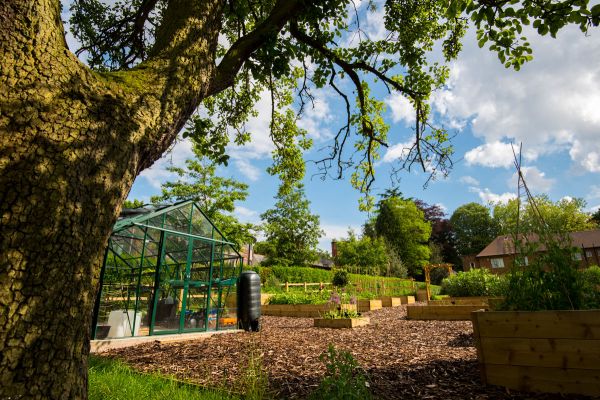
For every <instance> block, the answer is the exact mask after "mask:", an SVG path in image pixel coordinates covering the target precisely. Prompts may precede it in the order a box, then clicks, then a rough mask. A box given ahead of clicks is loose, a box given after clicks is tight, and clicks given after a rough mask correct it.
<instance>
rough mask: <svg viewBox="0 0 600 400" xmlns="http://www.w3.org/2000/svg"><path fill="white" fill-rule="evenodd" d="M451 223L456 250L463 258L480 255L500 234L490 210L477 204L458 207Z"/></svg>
mask: <svg viewBox="0 0 600 400" xmlns="http://www.w3.org/2000/svg"><path fill="white" fill-rule="evenodd" d="M450 223H451V224H452V229H453V230H454V233H455V235H456V249H457V250H458V254H460V255H462V256H464V255H469V254H477V253H479V252H480V251H481V250H483V249H484V248H485V246H487V245H488V244H489V243H490V242H491V241H492V240H494V239H495V238H496V236H498V232H499V229H498V227H497V225H496V223H495V222H494V220H493V219H492V216H491V215H490V210H489V209H488V208H487V207H485V206H482V205H481V204H477V203H468V204H464V205H462V206H460V207H458V208H457V209H456V210H454V213H452V216H451V217H450Z"/></svg>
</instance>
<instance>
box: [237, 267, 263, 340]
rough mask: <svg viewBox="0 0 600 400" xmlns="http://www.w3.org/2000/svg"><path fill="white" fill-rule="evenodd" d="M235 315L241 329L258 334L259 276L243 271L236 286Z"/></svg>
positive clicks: (252, 272)
mask: <svg viewBox="0 0 600 400" xmlns="http://www.w3.org/2000/svg"><path fill="white" fill-rule="evenodd" d="M237 313H238V323H239V326H240V328H241V329H244V330H246V331H249V330H253V331H254V332H258V330H259V329H260V325H259V319H260V276H259V275H258V274H257V273H256V272H254V271H243V272H242V273H241V274H240V277H239V279H238V284H237Z"/></svg>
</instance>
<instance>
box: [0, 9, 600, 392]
mask: <svg viewBox="0 0 600 400" xmlns="http://www.w3.org/2000/svg"><path fill="white" fill-rule="evenodd" d="M71 4H72V7H71V11H72V18H71V26H72V29H73V34H74V36H75V37H76V38H77V39H78V40H79V41H80V43H81V44H82V47H81V48H80V49H78V50H77V53H78V54H81V55H82V56H87V60H88V65H85V64H83V63H82V62H80V61H79V60H78V59H77V57H76V56H75V55H74V54H73V53H72V52H70V51H69V49H68V48H67V44H66V41H65V35H64V29H63V23H62V16H61V2H60V1H58V0H11V1H2V2H0V56H1V59H2V67H1V68H0V111H1V113H0V215H1V216H2V225H1V230H2V231H1V232H0V346H1V347H2V357H1V358H0V397H14V398H17V397H21V396H24V397H29V398H47V397H51V398H63V399H75V398H85V397H86V382H87V380H86V371H87V361H86V360H87V354H88V349H89V337H90V322H91V314H92V313H91V310H92V303H93V301H94V297H95V294H96V292H97V284H98V276H99V271H100V265H101V263H102V255H103V251H104V248H105V246H106V244H107V241H108V237H109V235H110V232H111V228H112V226H113V224H114V223H115V221H116V220H117V217H118V215H119V214H120V210H121V206H122V203H123V201H124V200H125V198H126V197H127V194H128V193H129V191H130V189H131V186H132V184H133V180H134V178H135V177H136V176H137V175H138V174H139V173H140V172H141V171H143V170H144V169H145V168H148V167H149V166H151V165H152V163H153V162H154V161H156V160H157V159H158V158H159V157H160V156H161V155H162V154H163V153H164V152H165V151H166V150H167V149H168V148H169V147H170V146H171V145H172V143H173V141H174V140H175V139H176V137H177V134H178V132H179V131H180V130H181V128H182V127H183V125H184V124H185V122H186V121H187V120H188V119H189V118H190V116H191V115H192V113H193V112H194V111H195V110H196V109H197V107H198V106H199V105H200V104H202V105H203V107H204V108H205V111H206V112H207V114H208V117H207V118H205V119H204V124H203V125H204V126H205V127H206V129H205V130H202V131H200V132H199V133H198V135H197V136H196V137H194V138H193V139H194V140H198V141H206V142H208V143H211V144H214V146H213V147H214V150H215V151H217V152H223V151H224V150H223V149H225V146H224V145H223V144H224V142H226V141H228V140H229V138H230V137H232V138H233V139H234V140H235V141H236V142H238V143H245V142H247V141H248V140H250V135H249V132H246V131H244V129H243V126H244V123H245V121H246V120H247V119H248V116H249V115H251V114H252V112H253V103H254V102H255V101H256V100H257V99H258V98H259V97H260V96H261V95H262V93H263V91H266V92H268V93H269V94H270V96H269V97H270V98H271V99H272V101H273V104H272V108H271V109H272V120H271V124H270V128H271V137H272V138H273V142H274V144H275V152H274V162H275V164H274V166H273V169H272V172H277V173H281V174H288V175H292V176H294V177H295V178H296V180H298V179H301V178H302V176H303V173H304V169H303V162H302V148H306V146H307V145H308V142H307V141H306V138H305V133H306V132H304V131H302V130H300V129H298V128H297V126H296V124H295V121H296V118H297V115H296V113H294V111H293V110H292V107H291V106H292V104H293V103H294V97H293V96H292V94H293V93H297V94H299V95H300V100H299V101H298V102H299V103H300V105H301V106H300V111H301V110H302V109H303V108H304V106H305V105H306V103H307V102H308V101H309V100H310V99H311V92H310V90H311V89H312V88H315V87H316V88H321V87H324V86H325V85H330V86H331V87H332V88H333V90H334V91H335V92H336V93H338V94H340V99H341V101H342V103H343V104H344V105H346V110H347V111H348V114H347V117H348V118H347V121H346V122H347V123H345V124H344V126H343V127H342V129H340V130H339V132H338V134H337V136H336V137H335V139H334V143H332V146H331V153H330V154H328V155H326V156H325V157H324V160H323V164H322V165H323V166H324V168H325V169H327V166H329V165H333V166H334V168H335V175H336V176H341V175H342V173H343V171H344V167H345V166H348V165H349V164H348V163H347V161H348V159H347V158H345V157H347V156H348V155H349V153H351V152H344V151H343V150H344V148H347V146H346V147H345V146H344V144H348V143H349V145H348V146H352V145H353V144H355V145H356V147H355V149H356V150H357V151H358V152H360V153H361V154H360V157H361V159H362V160H363V161H362V162H360V163H356V164H354V165H355V167H356V169H355V170H354V176H353V179H352V183H353V184H354V186H355V187H357V188H358V189H359V190H361V191H363V192H366V191H367V190H368V189H369V187H370V185H371V182H372V180H373V178H374V168H373V163H374V160H376V159H377V157H378V154H379V151H380V150H381V148H382V147H384V146H385V145H386V144H387V140H388V138H387V133H388V127H387V126H386V125H385V123H384V122H383V120H382V119H381V117H380V112H381V110H382V108H383V103H382V102H381V101H378V100H376V99H374V98H373V97H372V96H371V95H370V93H372V92H373V91H371V90H370V88H369V83H368V82H372V81H373V80H374V79H373V78H376V81H377V82H381V83H383V84H384V85H386V86H387V87H388V89H389V90H390V91H394V92H395V93H398V94H400V95H403V96H405V97H406V98H407V99H408V100H409V101H410V102H411V104H412V105H413V106H414V109H415V121H416V123H415V127H414V128H415V129H414V144H413V146H412V147H411V149H410V153H409V155H408V160H407V162H406V163H405V164H404V166H405V167H409V166H410V165H412V164H413V163H416V164H417V165H421V166H422V167H423V169H425V166H426V165H427V166H429V168H430V170H433V171H439V172H442V173H447V171H448V168H449V167H450V166H451V161H450V159H449V157H450V155H451V153H452V149H451V146H449V144H448V136H447V134H446V133H445V131H444V130H443V129H440V128H437V127H435V126H432V124H431V121H430V118H429V111H430V110H429V105H428V104H429V103H428V101H429V98H430V94H431V92H432V91H433V90H435V89H436V88H439V87H442V86H443V85H444V83H445V81H446V79H447V77H448V68H447V66H446V65H444V64H435V65H429V63H428V57H427V50H428V49H430V48H432V47H433V44H434V43H440V44H441V48H442V51H443V56H444V58H445V61H450V60H452V59H454V58H456V56H457V55H458V53H459V51H460V49H461V39H462V37H463V35H464V33H465V31H466V26H467V22H468V21H469V19H468V17H471V20H472V21H473V24H474V25H475V26H476V27H477V28H478V29H479V30H480V31H479V32H480V35H479V41H480V44H481V45H484V44H485V43H486V42H489V43H490V44H491V46H490V49H491V50H492V51H495V52H497V53H498V57H499V58H500V60H501V61H502V62H503V63H504V62H505V63H506V64H507V65H509V66H513V67H514V68H517V69H518V68H519V67H520V66H521V65H522V64H523V63H524V62H525V61H527V60H528V59H530V58H531V56H530V55H529V53H530V49H529V45H528V43H527V42H524V41H522V40H521V39H520V38H519V36H520V35H517V34H516V33H515V32H520V31H521V25H522V24H525V25H527V24H529V23H533V24H534V26H535V27H536V29H537V30H538V32H539V33H540V34H546V33H548V32H549V33H551V34H552V35H555V34H556V32H557V30H558V29H560V28H561V27H563V26H564V25H565V24H566V23H567V22H570V23H574V24H577V25H578V26H579V27H580V28H581V29H582V30H583V31H586V30H587V29H588V27H589V26H591V25H597V24H598V22H599V19H600V7H598V6H594V7H592V8H591V9H589V8H588V6H587V2H584V1H583V2H573V1H568V0H564V1H557V2H555V1H536V2H530V1H523V2H521V3H519V6H518V7H515V6H513V5H512V4H511V3H510V2H500V1H472V2H467V1H464V2H463V1H450V2H448V1H445V0H433V1H432V2H423V3H415V4H407V3H406V2H404V1H400V0H389V1H387V2H386V5H385V9H384V14H385V17H384V25H385V28H386V29H387V30H389V31H390V34H389V35H386V36H385V38H383V39H381V40H369V39H368V38H367V37H365V35H364V34H362V31H361V28H360V27H361V24H360V22H361V19H364V18H366V17H367V14H368V13H372V12H376V11H377V10H376V9H375V7H368V8H367V9H366V10H365V9H364V8H363V9H360V10H359V11H358V12H356V13H353V14H352V15H350V14H349V11H350V10H355V8H354V7H352V6H353V4H354V3H353V2H349V1H347V0H322V1H312V2H307V1H303V0H257V1H254V0H253V1H244V0H241V1H236V2H235V3H233V2H226V1H220V0H203V1H198V0H169V1H166V0H148V1H137V0H136V1H132V0H131V1H127V0H126V1H118V2H112V1H111V2H108V1H107V2H106V4H104V3H101V2H99V1H89V0H74V1H73V2H72V3H71ZM528 17H531V18H530V19H529V18H528ZM349 31H351V32H349ZM354 35H356V40H355V41H353V42H352V41H349V40H346V39H348V37H351V36H354ZM219 39H222V40H219ZM345 44H347V45H348V46H347V47H345V48H342V47H341V46H343V45H345ZM309 64H310V66H311V67H310V68H309V67H308V65H309ZM344 90H347V91H348V93H347V94H346V93H345V92H344ZM353 90H354V91H355V93H356V103H355V102H354V101H353V100H354V99H353V98H352V95H351V94H350V93H351V92H352V91H353ZM230 131H231V132H230ZM229 133H231V135H229ZM353 135H354V137H353V139H354V140H352V139H349V137H350V136H353ZM332 161H333V162H332ZM365 203H366V204H365V206H368V205H369V201H368V198H367V201H366V202H365Z"/></svg>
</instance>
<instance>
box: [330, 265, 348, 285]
mask: <svg viewBox="0 0 600 400" xmlns="http://www.w3.org/2000/svg"><path fill="white" fill-rule="evenodd" d="M331 283H332V284H333V286H335V287H338V288H342V287H346V286H348V283H349V279H348V273H347V272H346V271H345V270H343V269H338V270H336V271H335V272H334V273H333V279H332V280H331Z"/></svg>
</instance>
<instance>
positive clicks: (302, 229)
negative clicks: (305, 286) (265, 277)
mask: <svg viewBox="0 0 600 400" xmlns="http://www.w3.org/2000/svg"><path fill="white" fill-rule="evenodd" d="M276 198H277V202H276V203H275V205H274V206H273V208H271V209H269V210H267V211H265V212H264V213H262V214H261V216H260V218H261V219H262V220H263V226H262V229H263V231H264V233H265V235H266V244H264V245H261V246H260V249H261V250H262V251H264V252H265V255H266V256H267V257H268V260H267V262H268V263H269V264H279V265H305V264H307V263H308V262H311V261H314V260H315V258H316V257H317V252H316V247H317V244H318V243H319V238H320V237H321V236H322V235H323V231H322V230H321V228H320V226H319V216H318V215H314V214H311V212H310V208H309V205H310V202H309V201H308V200H307V199H306V196H305V194H304V187H303V185H302V184H295V185H294V187H293V188H292V189H291V191H280V192H279V193H278V195H277V197H276Z"/></svg>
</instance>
